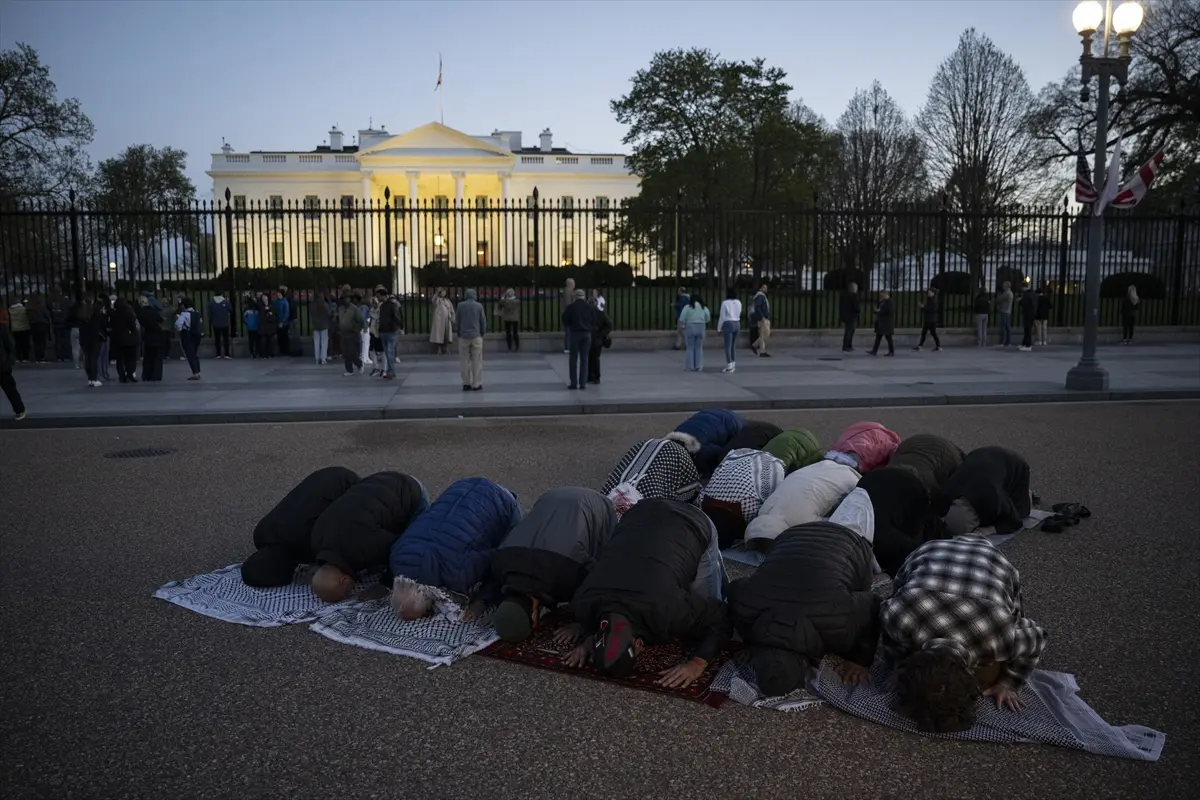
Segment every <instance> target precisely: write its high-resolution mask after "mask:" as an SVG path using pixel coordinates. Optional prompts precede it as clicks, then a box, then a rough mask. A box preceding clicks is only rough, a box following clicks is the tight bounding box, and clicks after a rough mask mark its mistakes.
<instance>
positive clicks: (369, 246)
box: [339, 172, 376, 266]
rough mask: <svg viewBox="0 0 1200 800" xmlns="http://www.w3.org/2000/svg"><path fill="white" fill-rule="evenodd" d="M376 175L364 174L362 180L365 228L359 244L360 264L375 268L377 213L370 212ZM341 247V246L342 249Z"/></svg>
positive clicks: (361, 232)
mask: <svg viewBox="0 0 1200 800" xmlns="http://www.w3.org/2000/svg"><path fill="white" fill-rule="evenodd" d="M374 175H375V173H373V172H364V173H363V179H362V202H363V208H364V209H368V210H367V211H364V216H363V220H364V222H363V226H362V229H361V230H360V231H359V235H360V236H362V241H360V242H359V243H358V263H360V264H363V265H370V266H375V264H376V261H375V252H376V247H375V235H374V234H375V212H374V211H371V210H369V209H370V207H371V178H372V177H373V176H374ZM340 246H341V245H339V247H340Z"/></svg>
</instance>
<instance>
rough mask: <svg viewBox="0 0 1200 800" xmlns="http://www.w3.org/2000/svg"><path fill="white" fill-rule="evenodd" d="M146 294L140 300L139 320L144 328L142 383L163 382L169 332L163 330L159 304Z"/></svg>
mask: <svg viewBox="0 0 1200 800" xmlns="http://www.w3.org/2000/svg"><path fill="white" fill-rule="evenodd" d="M151 299H152V298H150V297H147V296H146V295H145V294H143V295H141V296H140V297H139V298H138V310H137V318H138V324H139V325H141V326H142V381H143V382H146V383H149V382H157V381H161V380H162V368H163V358H164V357H165V356H166V353H167V332H166V331H165V330H163V313H162V309H161V308H159V306H158V304H156V303H151V302H150V301H151Z"/></svg>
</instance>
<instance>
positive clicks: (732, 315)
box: [717, 300, 742, 330]
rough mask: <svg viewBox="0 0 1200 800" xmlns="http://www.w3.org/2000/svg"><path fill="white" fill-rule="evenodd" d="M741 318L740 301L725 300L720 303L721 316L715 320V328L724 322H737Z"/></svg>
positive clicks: (718, 327)
mask: <svg viewBox="0 0 1200 800" xmlns="http://www.w3.org/2000/svg"><path fill="white" fill-rule="evenodd" d="M741 318H742V301H741V300H725V301H723V302H722V303H721V316H720V318H719V319H718V320H717V329H718V330H720V328H721V326H722V325H724V324H725V323H726V322H738V321H739V320H741Z"/></svg>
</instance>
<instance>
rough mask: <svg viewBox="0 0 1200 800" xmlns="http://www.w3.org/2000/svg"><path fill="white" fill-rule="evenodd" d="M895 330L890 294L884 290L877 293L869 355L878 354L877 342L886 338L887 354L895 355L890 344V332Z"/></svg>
mask: <svg viewBox="0 0 1200 800" xmlns="http://www.w3.org/2000/svg"><path fill="white" fill-rule="evenodd" d="M894 332H895V321H894V320H893V319H892V296H891V295H890V294H888V293H887V292H886V291H883V292H880V293H879V305H877V306H875V346H874V347H872V348H871V349H870V350H868V351H867V352H868V353H870V354H871V355H873V356H874V355H878V354H879V343H880V342H881V341H882V340H884V339H887V344H888V351H887V354H888V355H889V356H894V355H896V348H895V346H894V345H893V344H892V334H893V333H894Z"/></svg>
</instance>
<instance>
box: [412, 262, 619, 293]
mask: <svg viewBox="0 0 1200 800" xmlns="http://www.w3.org/2000/svg"><path fill="white" fill-rule="evenodd" d="M413 273H414V274H415V277H416V279H417V285H418V286H423V287H430V286H463V287H468V286H513V287H517V286H532V285H533V278H534V273H535V269H534V268H533V267H528V266H504V267H463V268H461V269H451V268H450V267H447V266H445V265H443V264H439V263H436V262H432V263H430V264H427V265H426V266H424V267H418V268H416V269H414V270H413ZM536 274H537V283H538V286H554V287H558V286H563V285H565V284H566V282H567V279H568V278H574V279H575V283H576V284H578V285H579V286H581V287H606V286H632V285H633V283H634V279H633V267H631V266H629V265H628V264H626V263H623V262H622V263H619V264H616V265H612V264H609V263H608V262H606V261H588V262H586V263H584V264H582V265H573V266H569V267H551V266H545V267H537V269H536Z"/></svg>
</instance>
